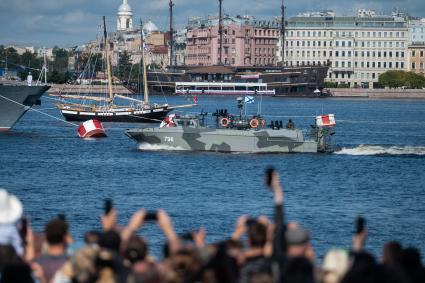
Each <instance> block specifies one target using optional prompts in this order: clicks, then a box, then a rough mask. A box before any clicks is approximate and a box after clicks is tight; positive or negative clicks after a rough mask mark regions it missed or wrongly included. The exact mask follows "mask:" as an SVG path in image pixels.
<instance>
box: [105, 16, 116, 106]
mask: <svg viewBox="0 0 425 283" xmlns="http://www.w3.org/2000/svg"><path fill="white" fill-rule="evenodd" d="M103 44H104V46H105V48H104V49H105V57H106V67H107V72H108V90H109V99H110V101H109V102H111V103H112V102H113V98H114V95H113V93H112V78H111V63H110V62H109V53H108V49H109V48H108V35H107V32H106V17H105V16H103Z"/></svg>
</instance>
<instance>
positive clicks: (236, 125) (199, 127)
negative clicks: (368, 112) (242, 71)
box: [126, 98, 335, 153]
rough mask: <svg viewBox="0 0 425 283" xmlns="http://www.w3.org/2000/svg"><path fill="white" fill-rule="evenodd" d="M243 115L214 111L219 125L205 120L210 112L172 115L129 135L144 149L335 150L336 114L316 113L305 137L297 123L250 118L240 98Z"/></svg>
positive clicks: (258, 117)
mask: <svg viewBox="0 0 425 283" xmlns="http://www.w3.org/2000/svg"><path fill="white" fill-rule="evenodd" d="M238 107H239V109H240V115H239V116H237V117H235V116H232V115H229V114H227V110H223V109H222V110H220V111H216V113H214V114H213V116H215V119H216V126H215V127H209V126H207V125H206V123H205V117H206V116H207V113H201V115H198V116H194V115H186V116H182V117H179V116H177V115H175V114H174V115H171V116H169V117H167V118H166V119H164V121H163V122H162V123H161V126H160V127H159V128H143V129H128V130H127V131H126V134H127V136H129V137H130V138H132V139H134V140H136V141H137V142H138V143H140V145H141V149H163V150H190V151H216V152H248V153H291V152H298V153H315V152H332V151H333V146H332V140H331V137H332V135H333V134H334V131H333V127H334V126H335V117H334V115H333V114H329V115H323V116H318V117H316V125H314V126H312V131H311V133H310V135H311V139H305V136H304V133H303V131H302V130H301V129H296V128H295V127H294V126H293V124H292V125H291V124H288V125H287V127H286V128H283V127H282V122H277V121H276V122H271V123H270V125H266V120H265V119H263V118H262V117H261V116H258V115H257V116H253V117H252V118H249V119H248V118H246V117H244V116H243V115H242V112H243V111H242V109H243V107H244V103H243V99H242V98H238Z"/></svg>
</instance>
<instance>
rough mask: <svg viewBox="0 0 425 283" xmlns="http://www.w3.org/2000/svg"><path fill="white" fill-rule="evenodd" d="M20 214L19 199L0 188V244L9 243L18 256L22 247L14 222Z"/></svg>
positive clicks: (21, 254)
mask: <svg viewBox="0 0 425 283" xmlns="http://www.w3.org/2000/svg"><path fill="white" fill-rule="evenodd" d="M21 216H22V204H21V202H20V201H19V199H18V198H17V197H16V196H14V195H12V194H9V193H8V192H7V191H6V190H5V189H0V245H11V246H13V248H14V249H15V252H16V253H17V254H18V255H19V256H21V257H22V256H23V255H24V247H23V243H22V240H21V237H20V236H19V233H18V229H17V228H16V222H17V221H18V220H19V219H20V218H21Z"/></svg>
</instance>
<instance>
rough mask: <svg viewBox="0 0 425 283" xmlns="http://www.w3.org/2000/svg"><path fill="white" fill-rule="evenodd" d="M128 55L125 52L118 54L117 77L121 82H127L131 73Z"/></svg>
mask: <svg viewBox="0 0 425 283" xmlns="http://www.w3.org/2000/svg"><path fill="white" fill-rule="evenodd" d="M130 59H131V57H130V54H128V52H127V51H124V52H122V53H120V55H119V59H118V66H117V72H116V74H117V76H118V77H119V78H120V79H121V80H122V81H125V80H128V79H129V77H130V71H131V62H130Z"/></svg>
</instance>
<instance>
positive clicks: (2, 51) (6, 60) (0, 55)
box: [0, 45, 21, 68]
mask: <svg viewBox="0 0 425 283" xmlns="http://www.w3.org/2000/svg"><path fill="white" fill-rule="evenodd" d="M20 61H21V58H20V56H19V54H18V52H17V51H16V49H15V48H12V47H9V48H4V46H3V45H1V46H0V66H1V67H2V68H4V67H6V64H7V67H8V68H10V67H14V66H15V65H19V64H20V63H21V62H20Z"/></svg>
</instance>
